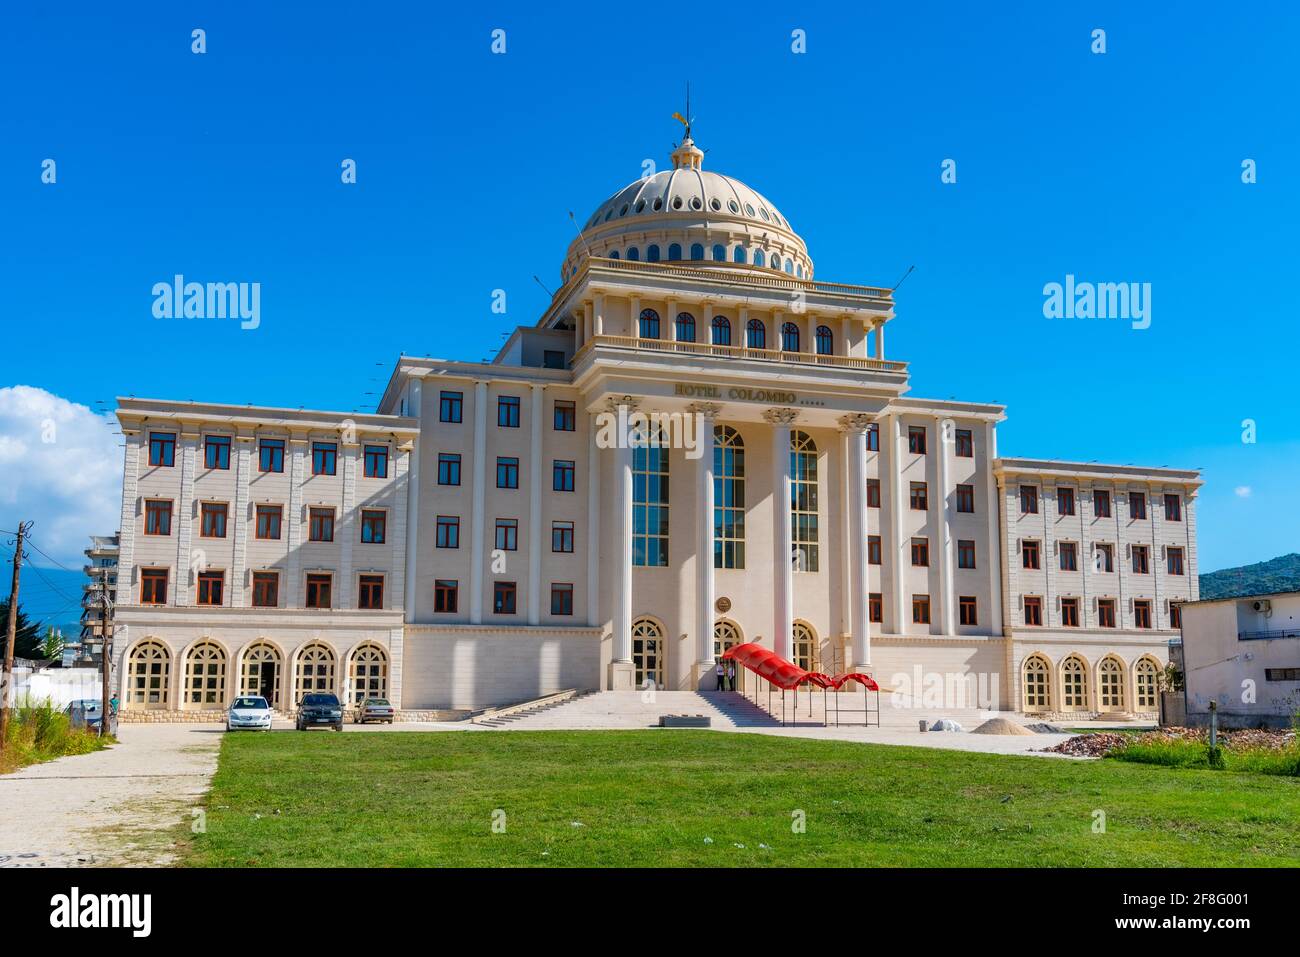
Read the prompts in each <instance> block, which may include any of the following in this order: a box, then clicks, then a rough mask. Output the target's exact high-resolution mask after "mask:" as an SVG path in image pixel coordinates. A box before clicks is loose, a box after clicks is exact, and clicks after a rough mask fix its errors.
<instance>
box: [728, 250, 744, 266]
mask: <svg viewBox="0 0 1300 957" xmlns="http://www.w3.org/2000/svg"><path fill="white" fill-rule="evenodd" d="M731 261H732V262H738V263H743V262H744V261H745V247H744V246H737V247H736V249H735V251H734V252H732V254H731Z"/></svg>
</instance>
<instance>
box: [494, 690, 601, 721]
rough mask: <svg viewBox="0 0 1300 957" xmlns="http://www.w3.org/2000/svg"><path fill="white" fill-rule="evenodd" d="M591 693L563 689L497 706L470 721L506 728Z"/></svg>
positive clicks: (592, 692) (591, 692)
mask: <svg viewBox="0 0 1300 957" xmlns="http://www.w3.org/2000/svg"><path fill="white" fill-rule="evenodd" d="M592 694H596V692H594V691H564V692H561V693H560V694H556V695H550V696H549V697H546V698H542V699H541V700H539V701H533V702H526V703H524V704H520V705H515V706H513V707H508V708H497V709H494V710H493V711H490V712H488V713H487V714H483V715H476V716H475V717H473V718H472V719H471V721H472V723H474V724H478V725H482V726H483V727H485V728H507V727H510V726H511V725H514V724H517V723H518V722H520V721H526V720H528V719H529V718H531V717H534V716H536V715H542V714H545V713H546V712H548V711H553V710H555V709H556V708H562V707H564V706H566V705H568V704H571V703H572V702H574V701H577V700H579V699H580V698H584V697H586V696H587V695H592Z"/></svg>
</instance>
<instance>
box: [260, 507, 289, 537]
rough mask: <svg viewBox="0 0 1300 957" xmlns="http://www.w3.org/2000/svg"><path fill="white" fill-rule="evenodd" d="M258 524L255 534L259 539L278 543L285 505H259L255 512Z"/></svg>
mask: <svg viewBox="0 0 1300 957" xmlns="http://www.w3.org/2000/svg"><path fill="white" fill-rule="evenodd" d="M255 515H256V523H255V528H254V532H253V534H254V535H255V536H256V537H257V538H261V539H266V540H270V541H278V540H279V538H280V525H281V522H282V520H283V518H284V506H283V505H259V506H257V508H256V511H255Z"/></svg>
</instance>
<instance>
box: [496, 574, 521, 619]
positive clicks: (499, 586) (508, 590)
mask: <svg viewBox="0 0 1300 957" xmlns="http://www.w3.org/2000/svg"><path fill="white" fill-rule="evenodd" d="M517 592H518V589H517V588H516V587H515V583H514V582H493V583H492V613H493V614H494V615H513V614H514V613H515V596H516V594H517Z"/></svg>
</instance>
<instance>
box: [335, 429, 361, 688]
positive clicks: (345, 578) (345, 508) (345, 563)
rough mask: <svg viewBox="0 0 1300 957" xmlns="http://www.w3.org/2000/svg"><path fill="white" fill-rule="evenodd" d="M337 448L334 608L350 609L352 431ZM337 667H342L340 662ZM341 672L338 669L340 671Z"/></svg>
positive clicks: (354, 532)
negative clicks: (339, 492) (339, 494)
mask: <svg viewBox="0 0 1300 957" xmlns="http://www.w3.org/2000/svg"><path fill="white" fill-rule="evenodd" d="M339 449H340V451H341V452H342V453H343V454H342V455H341V456H340V458H341V460H342V462H343V504H342V507H341V508H340V509H339V527H338V538H339V575H338V584H337V586H336V587H335V589H334V596H335V605H334V607H335V608H351V607H353V606H354V605H355V604H356V600H355V599H354V598H353V597H352V586H353V584H354V582H353V574H352V552H353V548H352V544H353V542H355V541H356V540H357V536H358V534H359V532H358V528H357V525H358V522H357V518H358V516H357V465H358V464H359V461H360V453H361V446H360V445H358V444H357V440H356V433H355V431H354V427H353V428H347V429H346V431H345V432H344V434H343V435H342V436H341V437H340V442H339ZM339 663H340V665H342V664H343V662H342V660H340V662H339ZM340 670H342V669H340Z"/></svg>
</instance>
